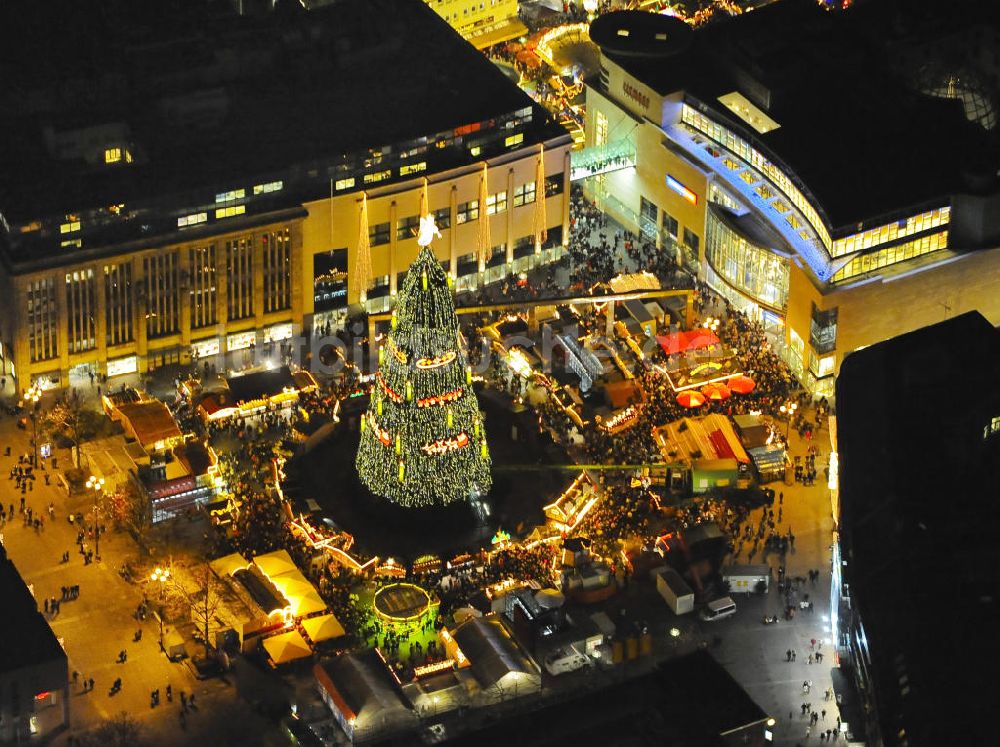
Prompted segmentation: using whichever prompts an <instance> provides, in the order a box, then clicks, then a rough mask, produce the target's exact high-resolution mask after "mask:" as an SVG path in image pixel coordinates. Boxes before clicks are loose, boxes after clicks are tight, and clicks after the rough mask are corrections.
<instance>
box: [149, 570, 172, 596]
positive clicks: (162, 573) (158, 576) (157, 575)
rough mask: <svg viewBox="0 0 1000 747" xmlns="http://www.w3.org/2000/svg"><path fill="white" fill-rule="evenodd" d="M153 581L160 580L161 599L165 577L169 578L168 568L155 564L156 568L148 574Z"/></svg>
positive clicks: (165, 581)
mask: <svg viewBox="0 0 1000 747" xmlns="http://www.w3.org/2000/svg"><path fill="white" fill-rule="evenodd" d="M150 578H152V579H153V580H154V581H159V582H160V599H163V587H164V585H165V584H166V583H167V579H169V578H170V569H169V568H160V567H159V566H157V568H156V570H154V571H153V575H152V576H150Z"/></svg>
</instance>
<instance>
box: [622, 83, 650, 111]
mask: <svg viewBox="0 0 1000 747" xmlns="http://www.w3.org/2000/svg"><path fill="white" fill-rule="evenodd" d="M622 93H624V94H625V97H626V98H629V99H631V100H632V101H634V102H635V103H637V104H638V105H639V106H641V107H642V108H643V109H648V108H649V96H647V95H646V94H644V93H643V92H642V91H640V90H639V89H638V88H636V87H635V86H633V85H632V84H631V83H622Z"/></svg>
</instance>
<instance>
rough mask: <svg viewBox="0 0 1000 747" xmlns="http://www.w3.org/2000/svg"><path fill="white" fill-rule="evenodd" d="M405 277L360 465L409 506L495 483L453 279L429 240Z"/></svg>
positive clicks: (428, 227)
mask: <svg viewBox="0 0 1000 747" xmlns="http://www.w3.org/2000/svg"><path fill="white" fill-rule="evenodd" d="M433 231H434V228H433V224H432V223H431V222H430V218H429V217H428V218H426V219H422V221H421V239H420V243H421V245H422V246H421V249H420V254H419V255H418V256H417V259H416V260H415V261H414V263H413V264H412V265H411V266H410V270H409V272H408V273H407V275H406V279H405V280H404V281H403V287H402V290H401V291H400V292H399V296H398V299H397V302H396V309H395V311H394V312H393V315H392V323H391V330H390V332H389V335H388V338H387V339H386V341H385V343H384V344H383V346H382V347H381V348H380V349H379V370H378V373H377V374H376V376H375V383H374V386H373V388H372V399H371V404H370V405H369V408H368V412H367V413H365V415H364V416H363V417H362V419H361V443H360V445H359V446H358V455H357V459H356V465H357V469H358V474H359V476H360V477H361V480H362V482H364V484H365V485H366V486H368V489H369V490H371V491H372V492H373V493H375V494H377V495H380V496H383V497H385V498H387V499H389V500H390V501H393V502H395V503H398V504H400V505H403V506H428V505H444V504H448V503H452V502H454V501H457V500H462V499H465V498H468V497H469V496H470V494H472V493H474V492H478V493H480V494H485V493H486V492H487V491H488V490H489V489H490V485H491V482H492V481H491V478H490V454H489V450H488V448H487V446H486V430H485V428H484V427H483V417H482V414H481V413H480V411H479V403H478V401H477V400H476V394H475V392H474V391H473V390H472V373H471V370H470V369H469V368H468V367H467V366H466V362H465V356H464V355H463V353H462V350H461V348H460V346H459V333H458V317H457V316H456V315H455V304H454V301H453V299H452V293H451V287H450V285H449V282H448V277H447V275H446V274H445V272H444V270H443V269H442V267H441V265H440V264H439V263H438V261H437V259H436V258H435V257H434V254H433V253H432V252H431V250H430V249H429V248H428V244H429V242H430V235H429V234H430V232H433Z"/></svg>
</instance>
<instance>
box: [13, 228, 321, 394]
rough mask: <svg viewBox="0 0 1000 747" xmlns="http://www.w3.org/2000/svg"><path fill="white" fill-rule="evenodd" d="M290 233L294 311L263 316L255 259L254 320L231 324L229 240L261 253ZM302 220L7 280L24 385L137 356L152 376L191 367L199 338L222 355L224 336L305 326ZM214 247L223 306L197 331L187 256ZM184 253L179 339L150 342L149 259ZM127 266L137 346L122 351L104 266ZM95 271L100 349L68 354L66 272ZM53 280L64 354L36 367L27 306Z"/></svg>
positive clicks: (16, 361)
mask: <svg viewBox="0 0 1000 747" xmlns="http://www.w3.org/2000/svg"><path fill="white" fill-rule="evenodd" d="M286 227H287V228H288V229H289V238H290V251H289V258H290V260H291V280H292V282H291V287H290V290H291V308H288V309H283V310H280V311H275V312H271V313H265V312H264V298H263V270H262V267H261V260H260V257H259V256H255V258H254V259H255V263H254V264H255V267H254V285H255V287H254V296H255V297H254V312H255V313H254V315H253V316H251V317H249V318H246V319H240V320H237V321H232V322H230V321H228V319H227V318H226V317H227V314H226V292H227V287H226V278H227V275H226V252H225V243H226V241H227V240H230V239H238V238H241V237H248V236H252V237H254V238H255V241H254V245H255V247H256V248H258V251H257V254H258V255H259V254H260V252H259V246H260V242H259V240H256V237H258V236H259V235H261V234H264V233H268V232H273V231H277V230H278V229H282V228H286ZM301 229H302V219H301V218H298V219H294V220H291V221H279V222H275V223H270V224H267V225H262V226H256V227H254V228H248V229H245V230H239V231H228V232H225V233H220V234H216V235H213V236H208V237H204V238H201V239H198V240H196V241H185V242H181V243H173V244H168V245H164V246H160V247H155V248H150V249H145V250H142V251H138V252H128V253H122V254H116V255H109V256H107V257H102V258H100V259H98V260H93V261H89V262H80V263H77V264H74V265H69V266H65V267H61V268H57V269H52V270H45V271H41V272H32V273H25V274H23V275H17V276H13V277H9V278H8V281H7V282H8V283H9V287H10V288H11V294H12V296H13V298H14V299H15V300H14V306H13V309H12V311H13V315H14V317H15V321H14V326H15V329H19V330H20V333H19V334H17V335H16V336H15V338H14V364H15V368H16V371H17V374H18V380H19V382H20V385H21V386H22V387H25V386H27V385H28V383H27V382H30V381H31V379H32V377H34V376H37V375H42V374H46V375H50V374H51V375H57V376H59V377H60V379H61V381H60V384H61V386H67V385H68V381H67V375H68V372H69V371H70V369H72V368H74V367H76V366H80V365H87V366H90V367H91V368H92V369H93V370H95V372H98V373H103V372H105V371H106V365H107V361H108V360H114V359H116V358H122V357H127V356H131V355H135V356H137V357H138V371H139V372H140V373H143V372H146V371H147V370H150V369H152V368H155V367H156V366H157V365H158V363H157V361H158V360H160V358H161V357H162V356H169V358H168V362H169V361H175V362H179V363H182V364H187V363H190V361H191V351H190V346H191V343H192V340H202V339H206V338H210V337H222V338H223V340H222V342H221V348H222V352H225V340H224V338H225V336H226V335H229V334H232V333H234V332H240V331H245V330H263V329H264V328H266V327H269V326H271V325H273V324H281V323H286V322H293V324H296V325H301V320H302V301H303V292H302V291H303V285H302V282H301V276H302V273H301V269H300V268H301V258H302V230H301ZM210 244H214V245H215V250H216V306H217V309H218V312H217V323H216V324H215V325H213V326H209V327H200V328H197V329H191V315H190V303H191V300H190V296H189V293H188V287H187V285H186V281H185V277H190V272H189V270H190V268H189V262H190V257H189V253H188V250H189V249H192V248H202V247H205V246H208V245H210ZM174 251H176V252H177V257H178V263H179V307H178V311H179V331H178V332H177V333H174V334H170V335H165V336H162V337H156V338H154V339H148V338H147V335H146V307H145V306H144V304H143V303H142V302H141V301H140V299H139V294H138V292H137V289H138V288H139V287H140V285H141V284H142V283H143V282H144V281H145V270H144V259H145V258H146V257H149V256H153V255H162V254H166V253H169V252H174ZM118 263H127V264H129V265H130V266H131V271H132V316H133V322H132V330H133V340H132V341H131V342H128V343H124V344H119V345H111V346H109V345H107V343H106V331H107V320H106V317H105V313H104V310H105V296H104V293H105V290H104V267H105V265H111V264H118ZM87 270H93V272H94V312H93V315H94V327H95V333H94V337H95V342H96V345H95V347H93V348H91V349H89V350H85V351H81V352H75V353H70V352H69V331H68V318H67V303H66V287H65V284H66V281H65V276H66V274H67V273H72V272H75V271H77V272H78V271H84V272H85V271H87ZM47 277H52V278H54V280H55V296H56V302H57V305H58V308H59V319H58V322H57V324H58V330H59V335H58V355H57V357H55V358H50V359H47V360H40V361H35V362H32V361H31V359H30V352H29V344H28V336H27V320H26V309H27V304H28V286H29V284H30V283H31V282H33V281H35V280H40V279H42V278H47ZM311 289H312V281H311V280H310V283H309V299H310V302H311V300H312V290H311ZM295 331H296V332H297V331H298V329H297V328H296V329H295Z"/></svg>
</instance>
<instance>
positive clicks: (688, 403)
mask: <svg viewBox="0 0 1000 747" xmlns="http://www.w3.org/2000/svg"><path fill="white" fill-rule="evenodd" d="M677 403H678V404H679V405H681V407H692V408H693V407H701V406H702V405H703V404H705V395H704V394H702V393H701V392H699V391H698V390H697V389H685V390H684V391H683V392H681V393H680V394H678V395H677Z"/></svg>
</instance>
